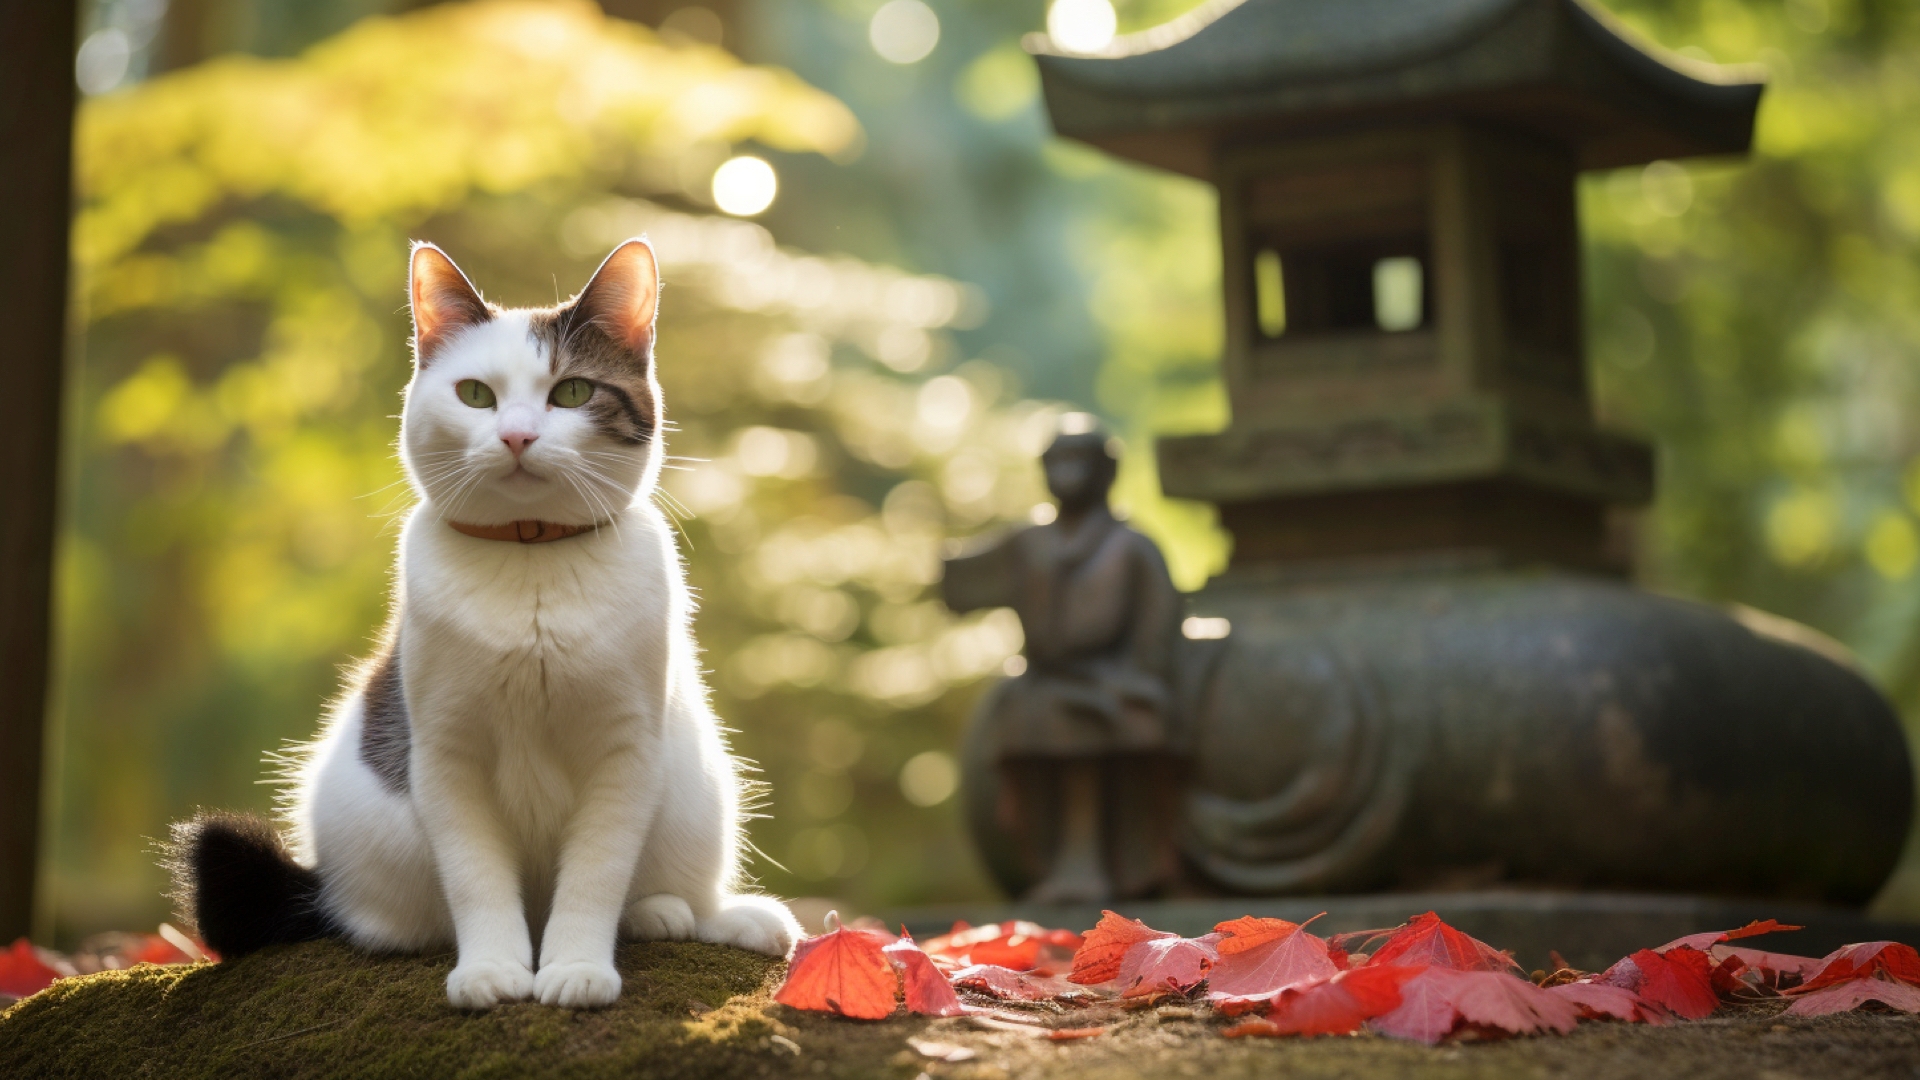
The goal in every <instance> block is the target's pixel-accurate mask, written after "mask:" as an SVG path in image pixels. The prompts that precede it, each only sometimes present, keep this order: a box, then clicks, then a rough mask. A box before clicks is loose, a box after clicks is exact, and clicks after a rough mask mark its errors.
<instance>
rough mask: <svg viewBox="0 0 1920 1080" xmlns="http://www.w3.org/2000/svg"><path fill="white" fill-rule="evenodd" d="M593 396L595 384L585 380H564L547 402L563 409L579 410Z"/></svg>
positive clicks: (555, 388) (554, 389)
mask: <svg viewBox="0 0 1920 1080" xmlns="http://www.w3.org/2000/svg"><path fill="white" fill-rule="evenodd" d="M592 396H593V384H592V383H590V382H588V381H587V380H585V379H562V380H560V385H558V386H556V387H554V388H553V393H552V395H550V396H549V397H548V398H547V400H548V401H551V402H553V403H554V404H555V405H558V406H560V407H561V408H563V409H577V408H579V407H580V406H582V405H585V404H586V403H587V399H588V398H590V397H592Z"/></svg>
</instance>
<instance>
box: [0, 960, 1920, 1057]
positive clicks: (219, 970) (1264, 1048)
mask: <svg viewBox="0 0 1920 1080" xmlns="http://www.w3.org/2000/svg"><path fill="white" fill-rule="evenodd" d="M451 966H452V957H451V956H439V957H402V958H374V957H368V956H365V955H363V954H359V953H356V952H354V951H352V950H350V949H347V948H345V947H344V946H341V945H338V944H333V943H317V944H311V945H301V946H294V947H288V948H280V949H272V950H268V951H266V952H263V953H260V954H258V955H255V956H251V957H247V958H245V959H242V960H239V961H236V962H232V963H228V964H221V965H200V966H196V967H184V968H153V967H144V968H136V969H134V970H132V971H126V972H107V973H102V974H100V975H94V976H88V977H85V978H81V979H73V980H67V981H64V982H62V983H60V984H57V985H56V986H55V987H54V988H53V989H51V990H48V991H46V992H44V993H42V994H40V995H37V996H35V997H32V998H28V999H27V1000H25V1001H22V1002H20V1003H19V1004H17V1005H15V1006H14V1007H13V1008H11V1009H10V1010H9V1011H8V1012H6V1013H5V1014H4V1015H0V1077H7V1078H13V1077H36V1078H38V1077H49V1078H58V1077H88V1078H92V1077H142V1076H153V1077H221V1078H244V1077H274V1078H307V1077H316V1078H317V1077H408V1076H417V1077H431V1078H436V1080H437V1078H441V1077H518V1076H534V1077H547V1076H551V1077H563V1076H564V1077H570V1078H571V1077H616V1076H617V1077H633V1078H650V1077H662V1078H678V1077H685V1078H694V1077H846V1078H866V1077H881V1078H887V1080H917V1078H919V1077H920V1076H922V1075H923V1074H924V1075H925V1076H926V1077H927V1078H928V1080H934V1078H944V1077H951V1078H955V1080H997V1078H1010V1077H1021V1078H1026V1077H1039V1078H1053V1077H1060V1078H1066V1077H1102V1078H1104V1077H1113V1078H1116V1080H1118V1078H1135V1077H1183V1076H1200V1077H1207V1078H1208V1080H1231V1078H1238V1077H1247V1078H1252V1077H1262V1078H1266V1077H1287V1078H1296V1077H1298V1078H1303V1080H1304V1078H1321V1077H1327V1078H1332V1077H1369V1078H1371V1077H1415V1078H1420V1080H1426V1078H1433V1080H1442V1078H1444V1080H1456V1078H1457V1080H1471V1078H1483V1077H1484V1078H1495V1077H1500V1078H1505V1077H1525V1078H1534V1077H1558V1076H1566V1077H1578V1078H1580V1080H1609V1078H1614V1077H1619V1078H1627V1077H1632V1078H1640V1077H1665V1076H1672V1077H1685V1078H1687V1080H1710V1078H1718V1077H1727V1078H1736V1077H1737V1078H1739V1080H1786V1078H1791V1077H1809V1078H1814V1077H1818V1078H1826V1077H1901V1078H1920V1017H1912V1016H1901V1015H1891V1014H1886V1013H1855V1014H1850V1015H1843V1016H1833V1017H1822V1018H1819V1019H1815V1020H1795V1019H1788V1018H1785V1017H1782V1016H1780V1015H1779V1013H1780V1011H1781V1009H1782V1008H1783V1006H1781V1005H1765V1006H1750V1007H1741V1008H1733V1009H1723V1010H1722V1011H1721V1012H1720V1013H1719V1014H1717V1015H1716V1016H1715V1017H1713V1018H1711V1019H1708V1020H1705V1021H1701V1022H1697V1023H1687V1024H1678V1025H1675V1026H1672V1027H1667V1028H1650V1027H1645V1026H1640V1025H1635V1026H1626V1025H1621V1024H1612V1023H1593V1024H1583V1025H1581V1027H1580V1029H1579V1030H1578V1031H1576V1032H1575V1033H1573V1034H1572V1035H1569V1036H1564V1037H1544V1038H1533V1039H1515V1040H1507V1041H1500V1042H1476V1043H1459V1044H1454V1045H1445V1046H1440V1047H1437V1048H1429V1047H1425V1046H1418V1045H1412V1044H1408V1043H1403V1042H1397V1041H1395V1040H1391V1039H1385V1038H1380V1037H1377V1036H1372V1035H1362V1036H1355V1037H1349V1038H1322V1039H1284V1040H1279V1039H1227V1038H1223V1037H1221V1035H1220V1034H1219V1029H1220V1027H1221V1026H1222V1023H1223V1022H1222V1021H1220V1020H1218V1019H1217V1018H1214V1017H1212V1016H1211V1015H1210V1014H1209V1013H1208V1012H1207V1011H1206V1010H1204V1009H1194V1008H1192V1007H1189V1006H1187V1005H1185V1004H1183V1003H1181V1002H1178V1001H1175V1002H1167V1003H1162V1004H1161V1005H1159V1006H1157V1007H1155V1008H1151V1009H1142V1010H1137V1011H1130V1012H1126V1013H1113V1014H1110V1015H1108V1016H1106V1017H1105V1019H1107V1020H1110V1021H1111V1022H1112V1023H1111V1026H1110V1028H1109V1030H1108V1031H1107V1033H1106V1034H1103V1035H1100V1036H1097V1037H1093V1038H1086V1039H1078V1040H1074V1041H1070V1042H1054V1041H1051V1040H1050V1039H1048V1038H1047V1037H1046V1035H1045V1034H1044V1033H1043V1032H1040V1031H1037V1030H1035V1029H1031V1028H1027V1027H1024V1026H1019V1025H1009V1024H1004V1023H1001V1022H999V1021H996V1020H994V1019H992V1018H991V1017H988V1018H972V1017H968V1018H957V1019H948V1020H927V1019H923V1018H907V1017H899V1018H896V1019H893V1020H888V1021H884V1022H879V1023H861V1022H857V1021H849V1020H842V1019H839V1018H836V1017H831V1016H822V1015H817V1014H806V1013H797V1012H795V1011H793V1010H791V1009H788V1008H786V1007H784V1006H780V1005H776V1004H774V1003H773V1002H772V1000H771V996H770V995H771V993H772V989H773V987H774V986H775V985H776V984H777V982H778V978H779V975H780V972H781V965H780V964H778V963H777V962H775V961H771V960H768V959H766V958H764V957H756V956H750V955H748V954H745V953H741V952H738V951H736V950H731V949H723V948H718V947H714V946H707V945H693V944H676V943H653V944H643V945H626V946H622V947H621V951H620V967H621V970H622V974H623V976H624V978H625V980H626V992H625V993H624V994H623V995H622V997H621V1000H620V1002H619V1003H618V1004H617V1005H615V1006H614V1007H612V1008H609V1009H604V1010H599V1011H595V1012H578V1013H576V1012H571V1011H568V1010H563V1009H550V1008H547V1007H545V1006H541V1005H533V1004H522V1005H513V1006H508V1007H505V1008H500V1009H496V1010H493V1011H492V1012H488V1013H484V1014H469V1013H461V1012H457V1011H455V1010H454V1009H452V1008H450V1007H449V1006H448V1005H447V1004H446V999H445V996H444V992H443V989H442V983H443V981H444V980H445V978H446V973H447V971H448V970H449V969H450V968H451ZM1042 1019H1043V1020H1044V1022H1045V1023H1047V1024H1051V1025H1053V1026H1056V1027H1074V1026H1079V1025H1081V1024H1084V1023H1085V1022H1086V1021H1087V1020H1088V1019H1101V1017H1098V1016H1095V1017H1089V1016H1088V1015H1086V1014H1084V1013H1075V1012H1071V1011H1069V1012H1056V1013H1051V1014H1048V1015H1046V1016H1044V1017H1043V1018H1042Z"/></svg>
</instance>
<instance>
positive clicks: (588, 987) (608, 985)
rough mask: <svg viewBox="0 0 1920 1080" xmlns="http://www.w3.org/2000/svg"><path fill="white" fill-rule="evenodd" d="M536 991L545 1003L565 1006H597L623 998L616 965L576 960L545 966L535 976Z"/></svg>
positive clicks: (534, 987) (588, 1007) (591, 1007)
mask: <svg viewBox="0 0 1920 1080" xmlns="http://www.w3.org/2000/svg"><path fill="white" fill-rule="evenodd" d="M533 992H534V994H535V995H536V996H538V997H539V998H540V1004H542V1005H558V1006H560V1007H561V1008H563V1009H593V1008H598V1007H600V1006H602V1005H611V1004H613V1003H614V1002H615V1001H617V1000H618V999H619V997H620V973H619V972H617V971H615V970H613V965H612V964H602V963H595V962H594V961H592V960H574V961H571V962H569V963H565V964H550V965H543V966H542V967H541V968H540V974H538V975H535V976H534V977H533Z"/></svg>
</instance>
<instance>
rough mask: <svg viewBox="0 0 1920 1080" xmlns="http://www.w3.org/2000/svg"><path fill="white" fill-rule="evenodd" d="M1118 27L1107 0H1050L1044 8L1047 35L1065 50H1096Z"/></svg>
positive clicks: (1110, 42)
mask: <svg viewBox="0 0 1920 1080" xmlns="http://www.w3.org/2000/svg"><path fill="white" fill-rule="evenodd" d="M1119 27H1120V20H1119V18H1118V17H1117V16H1115V14H1114V11H1113V4H1112V3H1111V2H1110V0H1053V6H1052V7H1050V8H1048V9H1047V36H1048V37H1050V38H1052V39H1053V43H1054V44H1055V45H1058V46H1059V47H1060V48H1062V49H1065V50H1066V51H1068V52H1077V53H1090V52H1099V51H1100V50H1101V49H1104V48H1106V47H1107V46H1108V45H1110V44H1112V43H1113V35H1114V32H1115V31H1116V30H1118V29H1119Z"/></svg>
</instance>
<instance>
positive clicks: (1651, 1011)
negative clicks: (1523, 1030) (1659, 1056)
mask: <svg viewBox="0 0 1920 1080" xmlns="http://www.w3.org/2000/svg"><path fill="white" fill-rule="evenodd" d="M1547 993H1549V994H1552V995H1554V996H1556V997H1559V998H1562V999H1564V1000H1567V1001H1570V1002H1572V1003H1573V1004H1574V1007H1575V1008H1578V1009H1579V1010H1580V1015H1581V1016H1583V1017H1585V1018H1586V1019H1588V1020H1605V1019H1613V1020H1624V1021H1626V1022H1627V1023H1629V1024H1665V1023H1668V1022H1670V1018H1669V1017H1668V1015H1667V1011H1666V1010H1665V1009H1662V1008H1661V1007H1660V1006H1658V1005H1655V1004H1652V1003H1651V1002H1649V1001H1647V1000H1645V999H1644V998H1642V997H1641V996H1640V995H1639V994H1636V993H1634V992H1633V991H1631V990H1628V989H1626V988H1625V987H1622V986H1612V985H1609V984H1607V983H1591V982H1570V983H1561V984H1560V985H1559V986H1549V987H1547Z"/></svg>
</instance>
